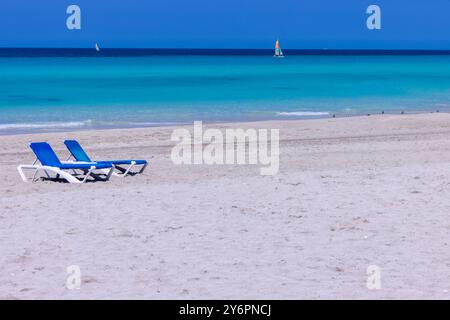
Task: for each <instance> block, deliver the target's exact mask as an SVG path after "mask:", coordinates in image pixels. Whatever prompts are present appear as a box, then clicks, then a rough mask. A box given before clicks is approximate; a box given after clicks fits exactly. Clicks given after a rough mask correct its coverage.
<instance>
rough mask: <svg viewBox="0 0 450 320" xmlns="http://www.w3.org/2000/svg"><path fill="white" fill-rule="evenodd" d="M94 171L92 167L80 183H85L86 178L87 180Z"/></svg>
mask: <svg viewBox="0 0 450 320" xmlns="http://www.w3.org/2000/svg"><path fill="white" fill-rule="evenodd" d="M94 169H95V167H94V166H92V167H91V168H90V169H89V171H88V173H87V174H86V176H85V177H84V179H83V181H82V182H83V183H85V182H86V181H87V178H89V176H90V175H91V173H92V171H94Z"/></svg>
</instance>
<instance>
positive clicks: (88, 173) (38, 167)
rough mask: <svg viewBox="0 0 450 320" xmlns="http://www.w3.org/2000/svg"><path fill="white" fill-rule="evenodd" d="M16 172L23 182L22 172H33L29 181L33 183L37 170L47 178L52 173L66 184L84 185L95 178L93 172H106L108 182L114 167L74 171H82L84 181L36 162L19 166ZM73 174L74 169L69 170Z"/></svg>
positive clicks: (26, 179) (92, 167)
mask: <svg viewBox="0 0 450 320" xmlns="http://www.w3.org/2000/svg"><path fill="white" fill-rule="evenodd" d="M17 170H18V171H19V174H20V177H21V178H22V180H23V181H24V182H28V181H29V180H28V178H27V177H26V175H25V173H24V170H35V171H34V175H33V178H32V179H31V182H35V181H36V180H37V179H36V175H37V173H38V171H39V170H42V171H44V172H45V174H46V175H47V177H48V178H50V174H49V172H53V173H55V174H56V177H57V178H58V177H61V178H63V179H65V180H67V182H69V183H85V182H86V181H87V179H88V178H89V177H90V176H92V177H95V176H96V175H95V174H94V172H93V171H94V170H99V171H100V170H102V171H103V172H105V171H108V172H107V173H105V174H106V181H108V180H109V179H110V178H111V175H112V173H113V171H114V167H112V168H111V169H96V168H95V166H91V168H90V169H89V170H83V169H76V170H82V171H84V174H85V176H84V179H83V180H79V179H77V178H76V177H75V176H73V175H71V174H70V173H68V172H66V171H63V169H60V168H58V167H49V166H43V165H41V164H38V160H37V159H36V160H34V162H33V164H31V165H20V166H18V167H17ZM70 170H72V171H74V172H76V171H75V170H74V169H70Z"/></svg>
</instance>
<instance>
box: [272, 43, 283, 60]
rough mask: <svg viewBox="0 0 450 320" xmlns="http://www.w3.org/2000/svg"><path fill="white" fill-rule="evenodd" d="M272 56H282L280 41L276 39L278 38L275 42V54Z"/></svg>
mask: <svg viewBox="0 0 450 320" xmlns="http://www.w3.org/2000/svg"><path fill="white" fill-rule="evenodd" d="M274 57H275V58H284V55H283V51H281V47H280V42H279V41H278V39H277V41H276V42H275V54H274Z"/></svg>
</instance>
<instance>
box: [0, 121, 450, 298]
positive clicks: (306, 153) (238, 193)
mask: <svg viewBox="0 0 450 320" xmlns="http://www.w3.org/2000/svg"><path fill="white" fill-rule="evenodd" d="M230 126H238V127H244V128H246V127H256V128H259V127H264V128H280V129H281V131H280V138H281V142H280V152H281V158H280V171H279V173H278V174H277V175H276V176H266V177H264V176H260V175H259V166H207V165H201V166H175V165H174V164H173V163H172V162H171V160H170V151H171V147H172V143H171V142H170V134H171V132H172V130H173V128H146V129H127V130H105V131H91V132H74V133H49V134H34V135H17V136H2V137H0V172H1V174H2V177H3V178H2V182H1V184H0V243H1V247H0V298H3V299H38V298H44V299H59V298H62V299H77V298H88V299H96V298H100V299H103V298H114V299H116V298H138V299H164V298H175V299H203V298H205V299H221V298H226V299H228V298H233V299H247V298H249V299H301V298H306V299H317V298H331V299H343V298H355V299H371V298H375V299H378V298H438V299H448V298H450V293H449V290H450V245H449V244H450V235H449V233H450V219H449V215H450V115H449V114H443V113H441V114H422V115H404V116H392V115H390V116H388V115H385V116H371V117H355V118H345V119H326V120H305V121H283V122H257V123H246V124H243V123H242V124H232V125H230ZM219 127H222V128H223V127H226V125H220V126H219ZM65 138H76V139H78V140H79V141H80V142H81V143H82V145H84V146H85V147H86V149H87V150H88V151H89V153H91V154H92V155H94V157H93V158H102V159H108V158H125V157H136V158H145V159H148V160H149V161H150V166H149V167H148V169H147V171H146V173H145V174H143V175H140V176H134V177H127V178H125V179H122V178H117V177H113V178H112V180H111V181H110V182H106V183H105V182H96V183H88V184H85V185H69V184H65V183H58V182H51V181H41V182H36V183H28V184H27V183H23V182H22V180H21V179H20V177H19V174H18V172H17V170H16V166H17V165H18V164H20V163H31V162H32V161H33V155H32V153H31V151H30V149H29V148H28V146H27V144H28V143H29V142H31V141H43V140H44V141H49V142H50V143H51V144H52V145H53V146H54V148H55V149H56V150H57V152H58V154H59V155H60V156H61V158H65V157H66V156H67V151H65V150H64V148H63V144H62V141H63V140H64V139H65ZM70 265H78V266H79V267H80V268H81V273H82V284H81V288H80V289H78V290H69V289H67V288H66V285H65V283H66V278H67V274H66V268H67V267H68V266H70ZM370 265H376V266H379V267H380V268H381V289H380V290H369V289H368V288H367V287H366V279H367V274H366V269H367V267H368V266H370Z"/></svg>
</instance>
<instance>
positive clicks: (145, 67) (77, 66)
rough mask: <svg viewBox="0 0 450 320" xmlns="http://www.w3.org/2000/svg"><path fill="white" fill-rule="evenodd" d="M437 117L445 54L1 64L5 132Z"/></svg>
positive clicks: (443, 101)
mask: <svg viewBox="0 0 450 320" xmlns="http://www.w3.org/2000/svg"><path fill="white" fill-rule="evenodd" d="M436 109H439V110H441V111H450V56H448V55H447V56H445V55H444V56H288V57H286V58H285V59H274V58H272V57H271V56H267V57H265V56H166V57H164V56H143V57H84V58H83V57H47V58H44V57H40V58H36V57H34V58H11V57H7V58H0V115H1V116H0V133H1V132H2V131H9V132H10V131H14V130H21V131H27V130H28V131H36V130H45V131H49V130H62V129H69V128H74V129H76V128H97V127H129V126H131V127H132V126H147V125H154V124H160V123H165V124H167V123H180V122H182V123H185V122H191V121H193V120H204V121H210V122H212V121H235V120H238V121H245V120H263V119H301V118H305V117H314V116H330V115H331V114H336V115H337V116H347V115H356V114H365V113H378V112H381V111H385V112H395V113H398V112H400V111H405V112H428V111H434V110H436Z"/></svg>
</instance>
